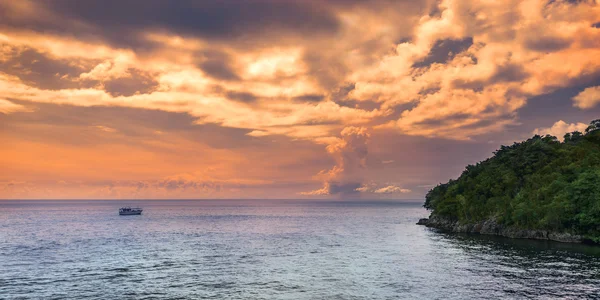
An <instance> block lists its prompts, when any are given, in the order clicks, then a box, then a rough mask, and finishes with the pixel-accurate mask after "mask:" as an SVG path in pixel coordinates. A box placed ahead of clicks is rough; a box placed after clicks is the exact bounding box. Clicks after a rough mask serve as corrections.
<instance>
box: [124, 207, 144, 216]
mask: <svg viewBox="0 0 600 300" xmlns="http://www.w3.org/2000/svg"><path fill="white" fill-rule="evenodd" d="M141 214H142V209H141V208H139V207H122V208H119V215H121V216H129V215H141Z"/></svg>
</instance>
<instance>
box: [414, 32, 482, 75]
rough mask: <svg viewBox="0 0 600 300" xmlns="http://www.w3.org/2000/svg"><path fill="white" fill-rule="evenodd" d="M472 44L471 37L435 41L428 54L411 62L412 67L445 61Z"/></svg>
mask: <svg viewBox="0 0 600 300" xmlns="http://www.w3.org/2000/svg"><path fill="white" fill-rule="evenodd" d="M471 45H473V38H471V37H468V38H464V39H460V40H450V39H448V40H440V41H437V42H435V44H434V45H433V47H432V48H431V50H430V51H429V55H427V57H426V58H425V59H423V60H422V61H419V62H416V63H414V64H413V68H421V67H428V66H430V65H431V64H434V63H439V64H442V63H445V62H447V61H448V60H451V59H452V58H453V57H454V56H455V55H456V54H458V53H460V52H462V51H465V50H467V49H468V48H469V47H471Z"/></svg>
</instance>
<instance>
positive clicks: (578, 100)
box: [573, 86, 600, 109]
mask: <svg viewBox="0 0 600 300" xmlns="http://www.w3.org/2000/svg"><path fill="white" fill-rule="evenodd" d="M573 101H574V102H575V103H573V105H574V106H576V107H579V108H581V109H590V108H592V107H594V106H596V105H597V104H598V103H600V86H592V87H588V88H586V89H585V90H583V91H581V92H580V93H579V94H577V96H575V97H573Z"/></svg>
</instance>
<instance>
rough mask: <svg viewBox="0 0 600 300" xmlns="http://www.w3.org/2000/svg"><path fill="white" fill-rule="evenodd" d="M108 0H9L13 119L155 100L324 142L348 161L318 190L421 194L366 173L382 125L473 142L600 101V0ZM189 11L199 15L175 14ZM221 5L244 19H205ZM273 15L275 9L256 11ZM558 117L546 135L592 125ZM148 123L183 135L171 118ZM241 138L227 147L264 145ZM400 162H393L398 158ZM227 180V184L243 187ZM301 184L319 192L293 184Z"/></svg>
mask: <svg viewBox="0 0 600 300" xmlns="http://www.w3.org/2000/svg"><path fill="white" fill-rule="evenodd" d="M99 3H101V2H96V1H90V2H88V3H84V4H81V5H79V4H78V5H68V4H63V5H61V4H60V3H52V2H49V3H46V2H41V1H6V0H0V43H1V44H0V91H2V97H3V98H4V99H0V113H2V114H3V115H7V116H8V115H9V114H10V115H11V116H17V115H18V114H16V113H17V112H32V114H35V113H36V112H35V110H34V109H32V108H30V107H35V105H37V104H44V105H69V106H77V107H88V108H97V107H112V108H119V109H122V110H128V109H142V110H156V111H162V112H169V113H173V114H185V115H187V116H191V117H192V119H193V120H192V121H191V122H190V124H188V125H189V126H217V127H218V128H219V130H240V131H241V133H240V136H241V137H239V136H236V137H233V136H232V137H227V136H223V137H222V138H221V139H222V140H223V141H220V142H222V143H223V144H228V145H235V144H236V139H240V138H244V139H255V140H261V139H269V140H273V141H277V140H276V138H285V139H286V141H294V142H295V141H302V142H306V143H309V144H313V146H314V147H315V149H320V150H319V151H321V152H318V153H312V157H313V159H314V160H315V161H319V164H322V163H331V161H329V162H322V161H321V159H322V160H324V161H326V160H327V159H329V160H331V159H333V160H334V161H335V164H334V166H333V167H332V168H331V169H326V170H324V171H323V172H321V173H319V174H318V175H317V176H315V177H314V178H307V177H303V178H294V179H291V180H292V181H297V182H303V183H306V182H308V183H309V184H312V186H313V188H314V187H315V186H316V185H317V184H321V186H322V188H320V189H315V190H313V191H312V192H304V193H303V194H304V195H332V194H345V195H348V194H356V193H370V194H388V193H393V194H410V189H407V188H401V187H399V185H396V184H382V183H380V184H377V183H374V184H370V183H369V184H367V183H366V182H369V178H366V177H365V175H364V172H362V171H360V170H364V169H365V168H366V161H367V153H368V151H367V148H368V147H367V144H368V143H369V141H370V136H371V134H372V133H374V132H382V131H391V132H395V134H397V135H400V136H415V137H427V138H443V139H452V140H458V141H467V140H471V141H472V140H474V139H477V137H478V136H481V135H485V134H488V133H494V132H500V131H502V130H504V129H506V128H507V127H509V126H516V125H518V124H519V122H520V120H519V115H518V112H519V109H521V108H523V107H524V106H525V105H526V104H527V102H528V99H529V98H531V97H533V96H539V95H543V94H547V93H552V92H554V91H557V90H559V89H562V88H569V87H572V86H588V87H587V88H586V89H585V90H583V91H582V92H581V93H580V94H578V95H577V96H575V97H574V98H573V105H574V106H576V107H577V108H580V109H592V108H593V107H595V106H596V105H597V104H598V103H600V97H598V95H599V94H600V93H599V92H598V87H597V86H595V87H594V86H593V85H597V80H598V78H600V59H599V57H600V28H597V27H594V26H592V24H595V23H598V22H600V6H599V5H598V4H597V3H596V2H591V1H588V2H586V1H581V2H577V3H574V2H572V1H552V2H548V1H541V0H527V1H519V2H514V1H492V2H489V1H487V2H485V1H484V2H481V1H466V0H443V1H398V2H394V3H391V2H388V1H377V0H375V1H370V2H369V1H367V2H365V3H362V2H355V3H352V4H350V3H343V2H339V1H319V2H316V1H314V2H313V1H306V2H285V3H283V4H275V3H270V2H264V3H263V2H260V3H259V2H256V3H253V2H251V1H250V2H248V3H244V4H243V5H241V6H243V7H240V6H236V5H227V4H226V3H225V4H224V3H222V2H218V1H217V2H211V1H206V2H204V3H197V4H194V5H191V6H190V5H189V4H187V2H185V1H182V2H178V3H175V4H166V3H162V2H160V1H153V0H149V1H148V2H146V4H145V8H144V9H143V11H142V12H137V10H136V9H132V7H133V6H132V5H131V4H130V3H129V2H127V3H122V4H120V5H122V6H123V11H127V12H128V14H129V15H127V14H123V15H113V14H112V13H111V12H109V11H106V10H103V9H101V7H102V5H101V4H99ZM99 5H100V6H99ZM171 6H173V7H174V8H171ZM187 6H189V7H187ZM183 9H185V10H189V11H193V12H194V13H196V14H198V15H199V17H197V18H195V20H194V21H192V20H188V21H189V22H187V21H183V22H180V20H179V19H171V17H172V16H177V14H176V13H174V12H176V11H182V10H183ZM212 9H217V10H219V11H220V12H222V13H223V14H225V15H224V17H228V18H229V19H227V18H226V19H227V20H232V21H231V22H225V23H223V22H222V21H221V20H213V19H211V18H210V16H203V15H202V16H201V14H203V12H205V11H211V10H212ZM264 11H269V12H271V13H270V14H269V15H261V16H262V17H257V14H259V15H260V14H263V12H264ZM125 17H126V18H127V19H126V20H121V19H119V18H125ZM181 17H182V18H183V17H184V16H181ZM177 18H179V16H178V17H177ZM106 20H111V22H110V24H108V23H106ZM198 20H202V21H198ZM195 22H196V23H195ZM290 24H292V25H290ZM309 33H310V34H309ZM595 82H596V83H595ZM594 83H595V84H594ZM582 121H583V120H582ZM560 122H562V121H559V122H557V123H556V124H554V126H552V127H551V128H540V129H537V130H536V132H540V133H541V132H551V133H555V132H561V133H562V132H563V131H564V130H571V129H573V128H575V129H579V128H581V124H580V123H577V124H566V123H565V122H562V123H560ZM559 123H560V124H559ZM98 124H102V125H98ZM194 124H195V125H194ZM15 126H16V125H15ZM87 126H91V127H94V128H96V129H97V131H98V133H104V135H103V138H106V139H108V138H113V139H117V138H119V139H125V138H130V139H133V140H135V139H136V138H133V137H130V136H128V134H131V132H130V131H131V129H130V128H128V126H124V127H118V126H114V125H113V124H110V122H105V121H102V122H99V121H95V120H90V124H88V125H87ZM129 126H131V127H134V126H133V124H129ZM88 128H89V127H88ZM116 128H119V129H118V130H117V129H116ZM150 132H161V134H160V135H157V134H153V136H154V137H156V136H160V137H161V138H164V139H167V138H173V136H171V135H170V134H169V133H168V130H164V129H163V128H156V129H153V130H150ZM178 134H180V133H178ZM3 135H5V133H3ZM3 138H6V137H3ZM11 138H12V139H14V141H15V142H18V141H19V138H18V137H16V136H12V137H11ZM188 138H189V137H188ZM202 138H203V137H202V136H195V137H194V139H199V140H202ZM112 142H115V141H114V140H113V141H112ZM314 144H316V146H315V145H314ZM53 146H57V145H53ZM57 147H58V146H57ZM219 147H222V148H228V147H227V146H223V145H220V146H219ZM230 147H231V149H229V150H228V151H227V153H226V154H224V153H221V157H232V156H236V155H237V156H239V155H245V154H246V152H244V151H254V152H260V151H263V150H257V149H255V148H250V149H244V150H241V149H237V150H236V147H235V146H230ZM323 148H325V149H326V150H323ZM363 148H364V153H359V152H360V151H359V150H361V149H363ZM172 150H173V151H177V149H172ZM132 151H133V150H132ZM136 151H137V150H136ZM236 151H237V152H236ZM324 151H327V152H328V153H329V156H325V155H323V152H324ZM0 154H3V155H6V153H0ZM98 155H100V156H102V154H98ZM153 155H156V156H160V155H164V154H160V153H154V154H153ZM280 155H281V156H285V154H280ZM298 155H300V154H298ZM323 157H325V158H323ZM393 161H394V160H387V162H384V163H382V164H383V165H387V166H388V167H395V166H397V165H398V166H399V165H400V164H399V163H394V164H391V163H388V162H393ZM202 165H203V164H198V165H196V166H194V167H195V168H202ZM316 168H318V169H323V165H319V166H315V167H313V170H314V169H316ZM226 169H228V170H229V171H230V172H232V173H229V174H227V175H224V176H233V174H234V171H233V170H234V169H233V168H231V167H228V168H226ZM175 171H177V172H175ZM169 172H171V173H168V172H163V173H161V174H155V175H153V176H155V178H153V179H146V180H151V181H152V180H154V181H153V182H152V183H148V182H146V183H145V184H144V186H149V187H161V185H160V184H158V183H156V182H159V181H160V180H162V179H163V178H169V177H170V176H174V175H173V174H184V173H186V172H188V173H189V172H194V170H184V169H178V170H171V171H169ZM174 172H175V173H174ZM309 173H310V170H306V171H305V172H304V174H309ZM246 175H247V176H248V178H244V179H243V180H245V181H244V182H245V183H244V184H246V185H248V186H252V185H264V184H273V180H272V179H271V178H270V177H269V178H268V179H266V177H268V176H266V175H265V174H259V173H256V174H246ZM58 176H60V174H58ZM136 176H137V175H136ZM23 177H24V178H25V177H27V176H25V175H24V176H23ZM9 179H10V178H6V182H9ZM33 179H34V178H32V180H33ZM35 180H38V179H37V178H35ZM124 180H125V179H124ZM127 180H129V181H127ZM127 180H125V181H126V182H134V181H136V180H137V179H136V178H129V179H127ZM182 180H183V179H182ZM390 181H391V182H393V180H390ZM67 182H72V181H67ZM177 182H179V181H177ZM182 182H183V183H181V184H179V183H178V184H175V186H178V187H180V186H184V187H190V186H195V187H203V188H198V189H197V191H196V192H197V193H200V194H202V193H204V192H206V191H207V189H208V187H213V188H211V190H213V191H214V190H215V189H214V186H216V184H208V185H201V184H195V185H194V184H188V183H186V182H197V181H194V180H188V179H186V180H183V181H182ZM211 182H214V180H213V181H211ZM227 184H228V183H219V186H223V188H219V190H218V191H215V193H221V194H223V195H230V194H227V192H226V191H228V190H229V189H228V188H227ZM230 184H232V185H235V184H234V183H230ZM236 184H237V183H236ZM286 184H288V183H286ZM21 186H22V185H21ZM165 186H172V185H170V184H168V185H165ZM402 186H403V185H402ZM118 187H119V185H113V187H112V188H111V189H110V191H112V192H114V191H115V190H117V189H118ZM204 187H206V188H204ZM11 188H12V189H13V190H14V188H15V185H14V184H13V185H11ZM121 188H122V189H128V191H129V192H128V193H129V194H127V193H125V194H121V195H122V196H123V195H133V194H131V193H133V192H132V191H138V189H137V187H134V185H130V184H129V183H128V184H121ZM29 189H30V190H31V188H29ZM78 189H79V188H78ZM231 189H232V190H238V189H239V186H233V187H231ZM162 190H163V191H164V193H165V194H164V195H167V194H168V192H169V191H170V192H174V191H176V190H178V191H180V190H187V189H172V190H170V189H168V188H164V186H163V189H162ZM302 190H304V191H306V190H310V189H304V187H302V188H297V190H296V191H295V192H293V193H290V194H294V195H295V194H296V192H298V191H302ZM105 191H107V190H105ZM112 192H111V193H112ZM182 193H184V192H182ZM190 193H191V192H190ZM5 195H6V193H5ZM182 195H183V194H182ZM186 195H194V196H198V195H197V194H186ZM211 195H212V194H211ZM1 196H2V195H0V197H1ZM9 196H10V195H9Z"/></svg>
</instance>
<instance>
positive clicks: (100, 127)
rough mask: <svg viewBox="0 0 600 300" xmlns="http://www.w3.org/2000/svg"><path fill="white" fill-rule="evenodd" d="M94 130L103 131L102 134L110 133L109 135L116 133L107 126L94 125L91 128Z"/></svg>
mask: <svg viewBox="0 0 600 300" xmlns="http://www.w3.org/2000/svg"><path fill="white" fill-rule="evenodd" d="M93 127H94V128H96V129H98V130H100V131H104V132H110V133H114V132H117V130H116V129H114V128H111V127H108V126H103V125H95V126H93Z"/></svg>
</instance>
